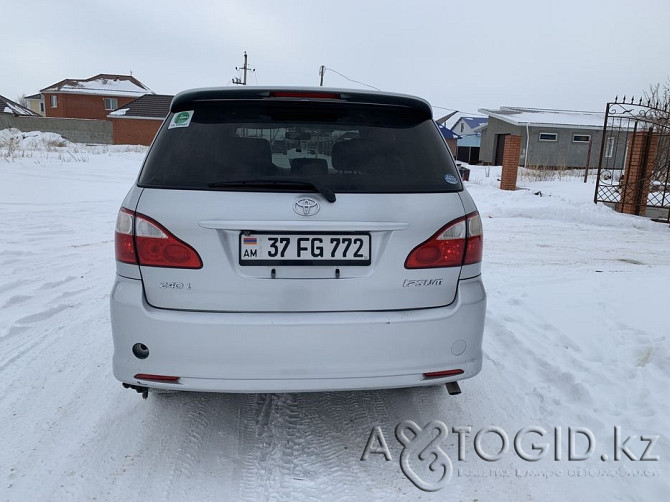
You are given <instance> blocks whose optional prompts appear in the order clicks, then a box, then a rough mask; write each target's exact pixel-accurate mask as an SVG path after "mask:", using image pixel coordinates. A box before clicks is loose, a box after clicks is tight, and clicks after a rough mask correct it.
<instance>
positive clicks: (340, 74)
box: [319, 66, 381, 91]
mask: <svg viewBox="0 0 670 502" xmlns="http://www.w3.org/2000/svg"><path fill="white" fill-rule="evenodd" d="M325 70H328V71H332V72H333V73H337V74H338V75H339V76H340V77H342V78H345V79H347V80H348V81H349V82H355V83H357V84H361V85H364V86H365V87H370V88H371V89H375V90H377V91H381V89H380V88H379V87H375V86H374V85H370V84H366V83H365V82H361V81H360V80H354V79H353V78H349V77H347V76H346V75H343V74H342V73H340V72H339V71H337V70H333V69H332V68H328V67H326V66H322V67H321V68H320V69H319V75H321V84H322V85H323V73H324V72H325Z"/></svg>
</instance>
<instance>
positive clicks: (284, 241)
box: [240, 232, 370, 265]
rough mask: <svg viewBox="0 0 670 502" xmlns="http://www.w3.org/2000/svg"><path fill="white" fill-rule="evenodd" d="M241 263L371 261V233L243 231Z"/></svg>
mask: <svg viewBox="0 0 670 502" xmlns="http://www.w3.org/2000/svg"><path fill="white" fill-rule="evenodd" d="M240 265H370V234H366V233H327V234H326V233H324V234H321V233H309V234H293V233H255V232H243V233H241V234H240Z"/></svg>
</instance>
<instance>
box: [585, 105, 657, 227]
mask: <svg viewBox="0 0 670 502" xmlns="http://www.w3.org/2000/svg"><path fill="white" fill-rule="evenodd" d="M661 106H662V105H659V104H658V103H651V102H647V103H646V104H643V103H642V100H639V101H638V102H637V103H635V102H634V100H633V99H631V100H630V102H628V103H626V98H625V97H624V99H623V101H622V102H619V101H618V99H616V100H615V101H614V102H613V103H607V108H606V111H605V123H604V126H603V135H602V143H601V145H600V161H599V162H598V177H597V180H596V191H595V196H594V202H605V203H608V204H611V205H612V206H613V207H614V208H615V209H616V210H617V211H619V212H622V213H629V214H637V215H641V216H645V215H646V216H650V217H652V218H653V219H655V220H657V221H663V222H668V223H670V110H669V109H668V107H667V105H665V107H661Z"/></svg>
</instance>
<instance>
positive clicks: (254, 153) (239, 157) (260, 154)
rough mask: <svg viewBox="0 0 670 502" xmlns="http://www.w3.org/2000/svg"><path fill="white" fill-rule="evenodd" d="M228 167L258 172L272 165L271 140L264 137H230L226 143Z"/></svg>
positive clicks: (232, 169) (250, 172)
mask: <svg viewBox="0 0 670 502" xmlns="http://www.w3.org/2000/svg"><path fill="white" fill-rule="evenodd" d="M223 150H224V157H225V159H226V160H225V165H226V168H227V169H229V170H230V171H233V172H235V171H242V172H248V173H249V174H257V173H258V172H262V171H263V170H266V169H268V168H269V167H270V166H272V151H271V149H270V142H269V141H268V140H266V139H262V138H228V139H227V140H226V141H225V145H224V149H223Z"/></svg>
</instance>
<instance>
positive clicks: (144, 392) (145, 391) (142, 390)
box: [121, 382, 149, 399]
mask: <svg viewBox="0 0 670 502" xmlns="http://www.w3.org/2000/svg"><path fill="white" fill-rule="evenodd" d="M121 385H123V388H124V389H133V390H134V391H135V392H137V393H138V394H142V399H146V398H148V397H149V387H143V386H141V385H131V384H129V383H125V382H124V383H122V384H121Z"/></svg>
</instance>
